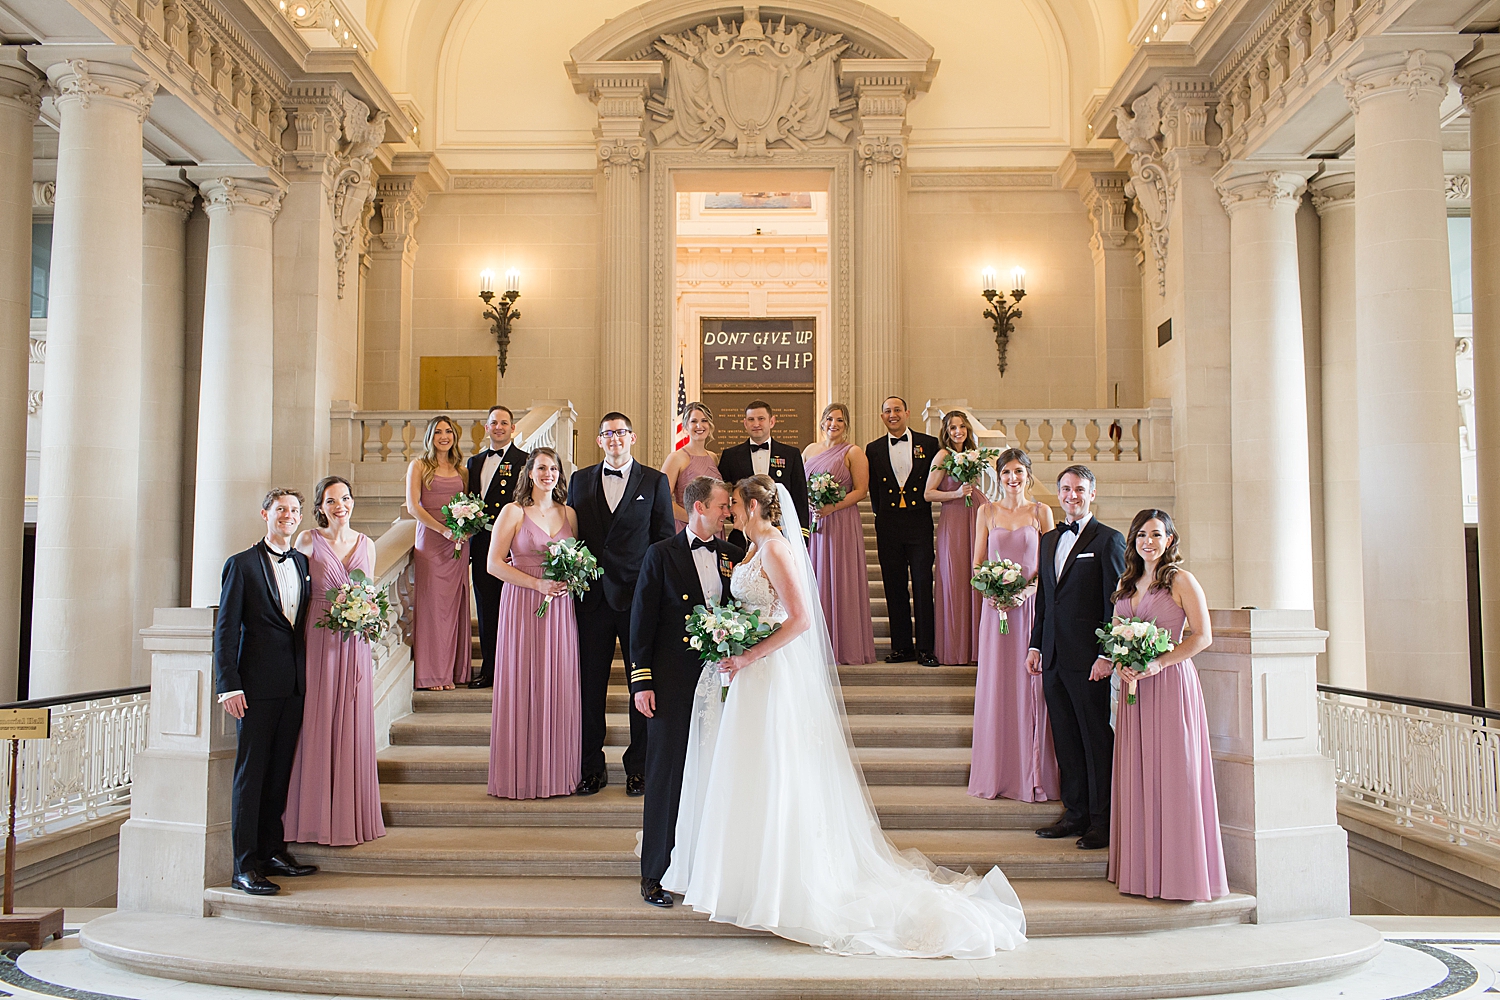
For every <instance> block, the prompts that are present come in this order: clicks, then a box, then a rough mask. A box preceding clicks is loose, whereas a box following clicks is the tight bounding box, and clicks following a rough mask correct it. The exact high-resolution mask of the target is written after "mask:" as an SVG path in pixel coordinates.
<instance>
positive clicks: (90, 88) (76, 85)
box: [47, 59, 156, 122]
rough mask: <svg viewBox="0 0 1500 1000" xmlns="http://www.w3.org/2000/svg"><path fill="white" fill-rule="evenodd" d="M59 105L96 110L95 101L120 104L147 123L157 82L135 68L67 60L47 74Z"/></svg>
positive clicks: (137, 118) (115, 64)
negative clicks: (74, 105)
mask: <svg viewBox="0 0 1500 1000" xmlns="http://www.w3.org/2000/svg"><path fill="white" fill-rule="evenodd" d="M47 78H48V79H49V80H50V81H51V82H52V89H53V90H54V91H55V92H56V93H57V106H58V107H59V108H65V107H67V106H68V105H70V104H76V105H77V106H78V107H81V108H89V107H93V106H94V104H95V102H99V103H109V104H118V105H121V106H123V107H126V108H129V109H130V110H131V111H133V112H135V117H136V121H140V122H144V121H145V120H146V115H147V114H148V113H149V112H150V111H151V102H152V101H154V100H155V99H156V81H155V80H152V79H150V78H149V77H148V76H146V74H145V73H142V72H141V71H140V70H138V69H135V68H134V67H132V66H122V65H120V64H119V63H112V62H100V61H98V60H94V59H67V60H64V61H62V62H60V63H57V64H56V65H54V66H52V67H51V68H49V69H48V71H47Z"/></svg>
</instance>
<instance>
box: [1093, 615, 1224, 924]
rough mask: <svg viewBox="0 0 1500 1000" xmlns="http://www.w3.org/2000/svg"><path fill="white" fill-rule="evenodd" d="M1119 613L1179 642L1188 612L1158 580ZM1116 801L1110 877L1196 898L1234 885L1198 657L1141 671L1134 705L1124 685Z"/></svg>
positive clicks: (1164, 895) (1149, 891) (1137, 888)
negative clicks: (1221, 824)
mask: <svg viewBox="0 0 1500 1000" xmlns="http://www.w3.org/2000/svg"><path fill="white" fill-rule="evenodd" d="M1115 614H1116V615H1120V616H1122V617H1135V618H1144V619H1146V620H1148V621H1155V622H1156V624H1157V625H1159V626H1161V627H1162V628H1165V629H1169V630H1170V631H1171V632H1172V635H1173V636H1175V637H1176V639H1177V640H1178V641H1181V639H1182V627H1183V625H1184V623H1185V622H1186V621H1187V615H1186V613H1185V612H1184V611H1183V610H1182V609H1181V608H1179V607H1178V606H1177V604H1176V602H1175V601H1173V600H1172V594H1171V591H1168V590H1159V589H1156V588H1152V589H1151V590H1149V591H1147V592H1146V596H1145V597H1144V598H1142V599H1141V603H1140V607H1138V608H1134V609H1132V607H1131V600H1130V598H1129V597H1127V598H1125V599H1124V600H1122V601H1119V602H1117V603H1116V604H1115ZM1110 800H1111V813H1110V820H1109V827H1110V829H1109V880H1110V881H1111V882H1114V883H1116V884H1117V885H1118V886H1119V887H1120V891H1121V892H1124V893H1129V894H1131V895H1133V896H1149V897H1153V898H1160V899H1196V900H1209V899H1216V898H1218V897H1219V896H1223V895H1225V894H1227V893H1228V892H1229V884H1228V881H1227V880H1226V878H1225V874H1224V845H1223V841H1222V840H1221V839H1220V836H1219V807H1218V801H1217V800H1216V799H1215V797H1214V770H1213V758H1212V755H1211V754H1210V752H1209V745H1208V712H1207V710H1206V709H1205V708H1204V706H1203V689H1202V688H1201V687H1200V686H1199V685H1198V671H1197V669H1196V668H1195V667H1194V666H1193V661H1192V660H1183V661H1182V662H1181V663H1174V664H1172V665H1171V666H1168V667H1166V668H1164V669H1163V670H1162V671H1161V673H1159V674H1157V675H1155V676H1154V677H1143V678H1141V679H1140V680H1139V681H1138V682H1137V683H1136V703H1135V704H1134V705H1130V704H1127V703H1126V697H1125V687H1124V686H1123V685H1122V686H1121V689H1120V705H1119V711H1118V714H1117V716H1116V721H1115V765H1114V784H1113V791H1112V792H1111V795H1110Z"/></svg>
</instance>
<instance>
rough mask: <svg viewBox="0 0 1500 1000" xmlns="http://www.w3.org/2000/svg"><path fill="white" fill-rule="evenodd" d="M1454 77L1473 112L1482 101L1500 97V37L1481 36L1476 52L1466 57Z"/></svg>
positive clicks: (1475, 48) (1476, 45)
mask: <svg viewBox="0 0 1500 1000" xmlns="http://www.w3.org/2000/svg"><path fill="white" fill-rule="evenodd" d="M1454 76H1455V77H1456V78H1457V79H1458V82H1459V84H1460V85H1461V87H1460V89H1461V90H1462V91H1463V95H1464V103H1465V104H1467V105H1468V106H1469V109H1470V110H1471V111H1472V110H1473V108H1474V105H1475V104H1477V103H1478V102H1480V101H1483V100H1488V99H1489V98H1491V97H1495V96H1496V95H1500V86H1497V84H1500V36H1496V35H1480V36H1479V41H1478V42H1477V43H1476V44H1475V46H1474V51H1473V52H1471V53H1469V54H1468V55H1467V56H1465V57H1464V60H1463V63H1462V64H1461V65H1460V67H1459V70H1458V72H1457V73H1455V74H1454Z"/></svg>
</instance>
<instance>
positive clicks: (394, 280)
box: [360, 174, 428, 410]
mask: <svg viewBox="0 0 1500 1000" xmlns="http://www.w3.org/2000/svg"><path fill="white" fill-rule="evenodd" d="M427 193H428V187H427V185H426V184H425V183H423V179H422V178H421V177H420V176H419V175H413V174H387V175H386V176H384V177H382V178H380V180H379V181H378V182H377V183H376V185H375V198H376V204H377V206H378V209H377V210H378V211H379V213H380V219H381V222H382V229H381V232H380V233H379V234H378V235H376V236H373V237H372V238H371V240H370V249H369V259H370V271H369V276H368V278H367V279H366V285H365V346H364V384H363V389H364V394H363V396H361V400H360V403H361V407H362V408H363V409H366V410H402V409H411V408H412V407H413V406H414V405H415V403H414V402H413V400H412V391H411V324H412V304H411V303H412V280H413V272H414V271H415V268H416V259H417V240H416V236H415V230H416V226H417V213H418V212H420V211H421V210H422V206H423V205H424V204H425V203H426V202H427Z"/></svg>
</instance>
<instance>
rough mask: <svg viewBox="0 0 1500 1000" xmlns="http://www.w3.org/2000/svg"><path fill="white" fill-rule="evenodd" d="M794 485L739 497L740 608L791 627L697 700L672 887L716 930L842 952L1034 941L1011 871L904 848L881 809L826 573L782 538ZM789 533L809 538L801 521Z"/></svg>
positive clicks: (929, 953)
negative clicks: (860, 744) (964, 870)
mask: <svg viewBox="0 0 1500 1000" xmlns="http://www.w3.org/2000/svg"><path fill="white" fill-rule="evenodd" d="M790 503H791V498H790V495H789V494H788V493H787V490H786V487H785V486H779V485H777V484H775V483H774V482H773V481H772V480H771V479H770V478H769V477H766V476H754V477H751V478H750V479H746V480H744V481H742V482H741V483H740V484H739V485H738V486H737V487H736V488H735V490H734V497H733V501H732V509H733V512H734V520H735V524H736V525H738V526H739V527H740V528H741V530H743V531H744V533H745V537H746V538H747V540H748V541H749V542H751V543H752V544H751V547H750V550H749V554H748V556H747V558H746V559H745V561H744V562H743V563H741V564H740V565H739V566H738V567H736V569H735V571H734V576H733V579H732V581H731V587H732V590H733V593H734V596H735V597H736V598H737V599H738V600H740V601H741V602H743V603H744V604H745V605H746V606H747V607H751V608H757V609H759V610H760V611H761V617H762V619H763V620H766V621H772V622H779V623H780V624H781V627H780V628H779V629H778V630H777V631H776V632H774V633H773V634H772V635H771V636H770V637H769V638H768V639H766V640H764V641H763V642H761V644H760V645H758V646H755V647H753V648H752V649H751V650H750V651H749V652H748V653H745V654H744V655H741V656H735V657H731V658H730V659H729V660H727V661H725V664H724V667H725V668H726V670H727V672H728V673H729V675H730V677H731V683H730V688H729V693H728V698H727V700H722V701H721V697H720V690H719V686H720V684H721V683H722V679H721V678H722V675H721V674H720V672H719V671H717V670H705V671H704V672H703V676H702V679H701V680H700V681H699V683H698V689H697V692H696V695H695V699H694V712H693V722H692V731H691V734H690V736H689V741H688V756H687V761H686V766H685V769H684V773H683V781H682V805H681V809H680V811H679V813H678V819H677V839H676V846H675V848H674V849H673V851H672V862H671V866H670V867H669V868H668V870H667V873H666V875H664V876H663V877H662V885H663V887H664V888H666V889H667V890H669V891H671V892H676V893H680V894H681V895H682V896H683V897H684V901H685V902H686V903H687V904H688V905H689V906H691V907H693V908H694V909H696V910H699V911H701V912H704V913H708V914H709V915H710V916H711V918H712V919H713V920H716V921H721V922H725V923H732V924H737V925H739V926H741V927H748V928H753V929H757V930H766V931H770V932H772V933H774V934H778V935H780V936H781V937H784V938H789V939H791V940H793V941H800V942H803V943H804V944H809V945H813V946H814V947H818V948H822V949H824V950H825V951H829V952H833V953H835V954H840V955H885V956H892V957H902V958H938V957H944V956H951V957H954V958H989V957H991V956H993V955H994V954H995V952H996V951H997V950H1010V949H1012V948H1015V947H1016V946H1017V945H1019V944H1021V943H1022V942H1024V941H1025V940H1026V938H1025V931H1026V918H1025V916H1024V914H1023V913H1022V912H1021V903H1020V900H1019V899H1017V898H1016V894H1015V891H1014V890H1013V889H1012V888H1011V886H1010V883H1009V882H1008V881H1007V880H1006V878H1005V875H1004V874H1003V873H1002V872H1001V871H1000V869H999V868H994V869H992V870H991V871H990V873H989V874H988V875H986V876H985V877H984V878H982V879H981V878H978V877H975V876H973V875H960V874H957V873H955V872H951V871H949V870H947V869H945V868H938V867H936V866H934V865H933V864H932V863H931V862H929V861H928V860H927V859H926V858H924V857H923V856H922V855H921V854H920V853H918V852H917V851H907V852H904V853H902V852H898V851H897V850H896V849H895V848H894V847H893V846H892V845H891V843H890V841H888V840H887V839H886V837H885V834H884V833H882V832H881V829H880V821H879V820H878V819H877V818H876V815H875V810H874V807H873V806H872V805H871V803H870V798H869V794H868V791H867V789H866V788H865V783H864V776H863V774H862V773H861V771H860V769H859V764H858V762H857V759H856V757H855V755H854V753H853V751H852V746H853V744H852V742H851V741H850V738H849V733H848V728H847V725H846V719H845V714H844V704H843V696H842V695H841V693H840V690H839V682H838V672H837V667H836V666H834V659H833V649H832V646H831V644H830V642H829V639H828V629H827V625H826V624H825V623H824V621H823V618H822V610H821V606H820V604H819V601H818V596H817V594H818V591H817V587H816V585H815V583H814V580H813V575H812V563H811V562H810V561H809V559H808V557H807V550H806V548H805V547H804V545H803V543H802V535H801V532H800V531H797V530H786V531H782V530H778V528H777V524H778V523H779V522H780V520H781V511H782V508H783V505H786V506H788V507H789V506H790ZM788 523H789V524H790V525H792V526H793V527H794V528H795V525H796V520H795V519H794V518H789V519H788Z"/></svg>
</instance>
